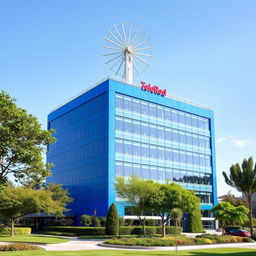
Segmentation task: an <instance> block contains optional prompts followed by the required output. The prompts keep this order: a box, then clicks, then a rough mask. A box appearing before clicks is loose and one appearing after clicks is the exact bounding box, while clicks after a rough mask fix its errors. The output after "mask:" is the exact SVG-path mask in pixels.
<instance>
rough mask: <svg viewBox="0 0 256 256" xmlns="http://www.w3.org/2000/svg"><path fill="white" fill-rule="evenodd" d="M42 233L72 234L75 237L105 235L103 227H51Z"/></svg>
mask: <svg viewBox="0 0 256 256" xmlns="http://www.w3.org/2000/svg"><path fill="white" fill-rule="evenodd" d="M44 231H46V232H49V231H50V232H67V233H73V234H75V235H76V236H83V235H84V236H85V235H105V228H104V227H95V228H94V227H73V226H71V227H68V226H53V227H45V228H44Z"/></svg>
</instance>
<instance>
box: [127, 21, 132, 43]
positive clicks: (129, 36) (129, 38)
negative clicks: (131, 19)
mask: <svg viewBox="0 0 256 256" xmlns="http://www.w3.org/2000/svg"><path fill="white" fill-rule="evenodd" d="M131 28H132V26H131V23H129V35H128V44H129V43H130V41H131Z"/></svg>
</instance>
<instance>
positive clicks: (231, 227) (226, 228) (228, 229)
mask: <svg viewBox="0 0 256 256" xmlns="http://www.w3.org/2000/svg"><path fill="white" fill-rule="evenodd" d="M240 228H241V227H240V226H226V227H225V229H224V230H225V232H229V231H230V230H232V229H240Z"/></svg>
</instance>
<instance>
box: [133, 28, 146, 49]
mask: <svg viewBox="0 0 256 256" xmlns="http://www.w3.org/2000/svg"><path fill="white" fill-rule="evenodd" d="M145 34H146V32H144V31H143V33H142V34H141V35H139V37H138V38H137V40H136V41H137V42H138V41H139V40H141V39H143V37H144V35H145ZM135 47H136V44H135Z"/></svg>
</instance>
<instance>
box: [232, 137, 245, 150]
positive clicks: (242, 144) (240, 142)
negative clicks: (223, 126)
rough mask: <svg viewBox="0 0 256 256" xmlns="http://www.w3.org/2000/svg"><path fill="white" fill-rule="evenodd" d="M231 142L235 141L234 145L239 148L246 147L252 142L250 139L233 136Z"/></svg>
mask: <svg viewBox="0 0 256 256" xmlns="http://www.w3.org/2000/svg"><path fill="white" fill-rule="evenodd" d="M231 142H232V143H233V145H235V146H237V147H239V148H244V147H246V146H248V145H249V144H250V142H249V140H248V139H244V140H241V139H236V138H232V139H231Z"/></svg>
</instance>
